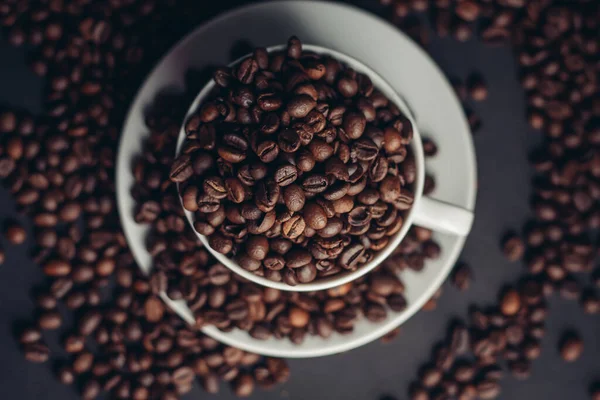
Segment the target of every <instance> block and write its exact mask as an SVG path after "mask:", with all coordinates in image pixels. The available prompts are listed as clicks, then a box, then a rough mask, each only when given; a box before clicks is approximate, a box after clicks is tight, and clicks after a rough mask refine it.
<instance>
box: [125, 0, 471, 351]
mask: <svg viewBox="0 0 600 400" xmlns="http://www.w3.org/2000/svg"><path fill="white" fill-rule="evenodd" d="M291 35H296V36H298V37H299V38H300V39H301V40H302V41H305V42H306V43H313V44H317V45H321V46H324V47H328V48H331V49H335V50H338V51H340V52H342V53H345V54H348V55H351V56H353V57H355V58H356V59H358V60H360V61H362V62H363V63H365V64H367V65H368V66H370V67H371V68H373V69H374V70H375V71H377V72H378V73H379V74H380V75H381V76H382V77H383V78H384V79H385V80H386V81H387V82H389V83H390V85H391V86H392V87H394V89H395V90H396V91H397V92H398V93H399V94H400V95H402V96H403V97H404V99H405V100H406V102H407V103H408V104H409V107H410V108H411V110H412V111H413V113H414V115H415V117H416V120H417V124H418V126H419V129H420V131H421V132H422V134H423V136H428V137H430V138H432V139H433V140H434V141H435V142H436V143H437V145H438V148H439V151H438V155H437V156H436V157H435V158H433V159H430V160H429V161H428V162H427V163H426V164H427V172H428V173H430V174H433V175H434V176H435V178H436V185H437V188H436V191H435V192H434V193H433V194H432V197H434V198H436V199H439V200H443V201H446V202H448V203H451V204H454V205H457V206H461V207H464V208H466V209H468V210H473V209H474V206H475V194H476V165H475V152H474V147H473V143H472V140H471V133H470V131H469V127H468V124H467V121H466V119H465V116H464V114H463V111H462V107H461V105H460V102H459V101H458V99H457V98H456V96H455V94H454V92H453V90H452V88H451V86H450V85H449V83H448V82H447V80H446V78H445V77H444V75H443V73H442V72H441V71H440V70H439V68H438V67H437V66H436V65H435V64H434V63H433V61H432V60H431V59H430V58H429V56H428V55H427V54H426V53H425V52H424V51H423V50H421V48H419V47H418V46H417V45H416V44H415V43H414V42H413V41H412V40H411V39H409V38H408V37H407V36H406V35H404V34H403V33H401V32H400V31H399V30H398V29H397V28H395V27H394V26H392V25H391V24H389V23H387V22H386V21H384V20H382V19H380V18H378V17H376V16H375V15H372V14H370V13H368V12H365V11H363V10H360V9H358V8H355V7H353V6H349V5H344V4H337V3H328V2H314V1H283V2H282V1H277V2H270V3H261V4H256V5H251V6H247V7H243V8H239V9H236V10H233V11H231V12H228V13H226V14H223V15H221V16H219V17H217V18H215V19H213V20H211V21H209V22H208V23H206V24H204V25H202V26H200V27H198V28H197V29H196V30H195V31H193V32H192V33H191V34H189V35H188V36H187V37H185V38H184V39H183V40H182V41H181V42H179V43H178V44H177V45H176V46H175V47H173V48H172V49H171V50H170V51H169V53H168V54H167V55H166V56H165V57H164V58H163V59H162V60H161V61H160V62H159V63H158V65H157V66H156V67H155V68H154V69H153V71H152V72H151V73H150V75H149V76H148V78H147V79H146V81H145V82H144V84H143V85H142V87H141V88H140V91H139V92H138V94H137V96H136V98H135V101H134V102H133V104H132V106H131V108H130V110H129V114H128V116H127V120H126V122H125V125H124V129H123V133H122V136H121V142H120V147H119V154H118V157H117V168H116V174H117V176H116V182H117V202H118V207H119V213H120V217H121V222H122V225H123V229H124V231H125V235H126V237H127V240H128V242H129V246H130V248H131V250H132V252H133V255H134V257H135V259H136V261H137V263H138V264H139V266H140V268H141V269H142V270H144V271H145V272H148V271H149V270H150V268H151V266H152V259H151V256H150V254H149V253H148V252H147V250H146V245H145V238H146V234H147V232H148V227H147V226H146V225H139V224H136V223H135V222H134V219H133V210H134V206H135V202H134V199H133V197H132V196H131V187H132V186H133V184H134V177H133V172H132V169H131V166H132V165H133V160H134V157H135V156H136V155H138V154H140V153H141V151H142V143H143V140H144V138H145V137H146V135H147V133H148V129H147V127H146V126H145V124H144V111H145V110H146V109H147V108H148V107H149V106H150V105H152V104H153V102H154V101H155V99H156V97H157V95H158V94H159V93H161V92H164V91H165V90H166V89H169V91H173V90H180V91H181V92H183V91H184V80H185V73H186V71H188V70H190V69H202V68H203V67H206V66H209V65H221V64H227V63H229V62H230V61H231V60H230V59H229V55H230V50H231V48H232V47H233V45H234V44H235V43H236V42H238V41H239V40H241V39H243V40H245V41H248V42H250V43H251V44H252V45H254V46H265V47H267V46H272V45H276V44H281V43H286V42H287V39H288V38H289V37H290V36H291ZM434 238H435V240H436V241H437V242H438V243H439V244H440V246H441V249H442V253H441V257H440V258H439V259H438V260H435V261H428V262H427V263H426V266H425V268H424V270H423V271H422V272H419V273H414V272H411V271H405V272H403V273H402V275H401V278H402V280H403V281H404V283H405V285H406V293H405V296H406V299H407V301H408V307H407V308H406V310H405V311H403V312H401V313H393V312H391V311H390V314H389V317H388V318H387V319H386V320H385V321H383V322H381V323H372V322H369V321H367V320H366V319H363V320H361V321H360V322H358V323H357V324H356V325H355V328H354V332H353V333H351V334H348V335H344V336H342V335H339V334H334V335H332V336H331V337H330V338H328V339H322V338H320V337H312V336H307V337H306V339H305V341H304V342H303V343H302V344H301V345H295V344H293V343H292V342H291V341H289V340H287V339H284V340H277V339H269V340H266V341H262V340H257V339H254V338H252V337H250V336H249V335H248V334H247V332H245V331H239V330H234V331H233V332H229V333H225V332H221V331H220V330H218V329H217V328H214V327H207V328H204V329H203V332H204V333H206V334H207V335H209V336H212V337H213V338H215V339H217V340H219V341H221V342H223V343H226V344H229V345H232V346H235V347H238V348H241V349H243V350H246V351H250V352H254V353H259V354H264V355H269V356H276V357H294V358H303V357H318V356H325V355H329V354H335V353H340V352H343V351H347V350H350V349H353V348H356V347H359V346H362V345H364V344H366V343H368V342H370V341H372V340H375V339H377V338H379V337H380V336H382V335H384V334H385V333H387V332H388V331H390V330H391V329H393V328H395V327H396V326H398V325H400V324H402V323H403V322H404V321H406V320H407V319H408V318H410V317H411V316H412V315H413V314H415V313H416V312H417V311H418V310H419V309H420V308H421V306H422V305H423V304H424V303H425V302H426V301H427V299H429V297H431V295H432V294H433V293H434V292H435V291H436V290H437V288H438V287H439V286H440V285H441V284H442V283H443V282H444V280H445V279H446V277H447V275H448V273H449V272H450V270H451V269H452V266H453V265H454V263H455V262H456V259H457V258H458V255H459V253H460V251H461V250H462V248H463V245H464V241H465V238H464V237H463V238H461V237H457V236H449V235H441V234H437V233H436V234H435V235H434ZM163 298H164V299H165V301H166V302H167V303H168V304H169V305H170V306H171V307H172V308H173V309H174V310H175V311H176V312H177V313H178V314H179V315H181V316H182V318H184V319H186V320H187V321H190V322H193V317H192V315H191V312H190V311H189V309H187V307H186V306H185V304H184V303H183V304H182V302H173V301H171V300H169V299H168V298H166V296H163Z"/></svg>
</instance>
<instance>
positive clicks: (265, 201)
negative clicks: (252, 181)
mask: <svg viewBox="0 0 600 400" xmlns="http://www.w3.org/2000/svg"><path fill="white" fill-rule="evenodd" d="M280 193H281V190H280V188H279V185H277V183H275V182H274V181H272V180H266V181H260V182H259V183H258V184H257V187H256V192H255V202H256V205H257V206H258V208H259V209H260V210H261V211H263V212H269V211H271V210H272V209H273V208H274V207H275V204H277V201H278V200H279V196H280Z"/></svg>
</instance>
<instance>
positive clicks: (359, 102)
mask: <svg viewBox="0 0 600 400" xmlns="http://www.w3.org/2000/svg"><path fill="white" fill-rule="evenodd" d="M213 78H214V81H215V82H216V88H215V90H214V93H212V94H211V95H210V96H209V99H208V100H207V101H205V102H204V103H202V104H201V105H200V106H199V108H198V110H196V111H195V113H194V114H193V115H192V116H191V117H189V118H188V119H187V121H186V122H185V126H184V130H185V134H186V138H185V142H184V143H183V146H182V148H181V151H180V154H179V155H178V156H177V158H176V159H175V160H174V162H173V164H172V166H171V171H170V174H169V177H170V179H171V181H172V182H175V183H177V184H178V185H179V192H180V196H181V199H182V204H183V207H184V208H185V209H186V210H187V211H190V212H193V213H194V217H195V221H194V229H195V230H196V231H197V232H198V233H200V234H202V235H205V236H206V237H207V238H208V243H209V245H210V246H211V248H212V249H213V250H215V251H217V252H219V253H221V254H225V255H227V256H229V257H231V258H232V259H233V260H235V262H237V264H238V265H239V266H240V267H242V268H243V269H245V270H247V271H251V272H253V273H255V274H257V275H259V276H264V277H267V278H268V279H271V280H274V281H283V282H285V283H287V284H288V285H297V284H301V283H308V282H312V281H314V280H315V279H318V278H322V277H327V276H333V275H336V274H338V273H341V272H344V271H353V270H356V269H357V268H359V267H360V266H361V265H363V264H365V263H367V262H368V261H369V260H371V259H372V258H373V256H374V254H375V253H376V252H378V251H380V250H382V249H384V248H385V247H386V246H387V244H388V242H389V240H390V237H391V236H393V235H394V234H396V233H397V232H398V231H399V230H400V229H401V228H402V226H403V221H404V217H405V213H406V212H407V211H408V210H409V209H410V208H411V207H412V203H413V199H414V193H413V191H412V185H413V183H414V181H415V174H414V165H415V163H414V159H413V157H412V154H411V153H410V150H409V148H408V145H409V144H410V142H411V140H412V136H413V130H412V125H411V123H410V121H409V120H408V119H407V118H406V117H405V116H404V115H402V113H401V112H400V110H399V109H398V107H396V106H395V105H394V104H392V103H391V102H390V101H389V100H388V99H387V98H386V97H385V96H384V95H383V94H382V93H380V92H379V91H377V89H376V88H375V87H374V86H373V84H372V82H371V80H370V79H369V77H368V76H366V75H363V74H360V73H357V72H356V71H354V70H353V69H351V68H349V67H347V66H345V65H344V64H343V63H341V62H339V61H338V60H336V59H334V58H332V57H330V56H323V55H319V54H315V53H311V52H308V51H303V50H302V43H301V42H300V40H299V39H298V38H296V37H292V38H290V39H289V41H288V45H287V48H286V49H285V50H284V51H279V52H272V53H269V52H267V50H266V49H264V48H258V49H256V50H255V51H254V53H253V55H252V56H250V57H247V58H245V59H244V60H242V61H241V62H239V63H238V64H237V65H235V66H234V67H220V68H217V69H216V70H215V72H214V75H213ZM146 212H152V209H151V210H149V211H146Z"/></svg>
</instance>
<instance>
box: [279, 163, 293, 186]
mask: <svg viewBox="0 0 600 400" xmlns="http://www.w3.org/2000/svg"><path fill="white" fill-rule="evenodd" d="M297 178H298V171H297V170H296V167H294V166H293V165H285V164H284V165H281V166H279V167H277V169H276V170H275V175H274V180H275V182H276V183H277V184H278V185H279V186H288V185H290V184H292V183H294V181H295V180H296V179H297Z"/></svg>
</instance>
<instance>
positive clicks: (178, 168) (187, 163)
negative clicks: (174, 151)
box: [169, 154, 194, 182]
mask: <svg viewBox="0 0 600 400" xmlns="http://www.w3.org/2000/svg"><path fill="white" fill-rule="evenodd" d="M193 173H194V170H193V169H192V162H191V157H190V155H188V154H185V155H183V156H182V157H178V158H177V160H176V162H175V163H174V164H173V166H172V167H171V172H170V174H169V177H170V178H171V180H172V181H173V182H184V181H186V180H187V179H189V178H190V177H191V176H192V174H193Z"/></svg>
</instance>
